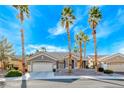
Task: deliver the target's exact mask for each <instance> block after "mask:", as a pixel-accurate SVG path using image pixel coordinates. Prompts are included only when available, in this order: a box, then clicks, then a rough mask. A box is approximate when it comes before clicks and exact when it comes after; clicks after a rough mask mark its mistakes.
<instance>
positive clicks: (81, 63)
mask: <svg viewBox="0 0 124 93" xmlns="http://www.w3.org/2000/svg"><path fill="white" fill-rule="evenodd" d="M79 46H80V69H81V68H83V67H84V66H83V62H82V60H83V58H82V43H81V42H80V45H79Z"/></svg>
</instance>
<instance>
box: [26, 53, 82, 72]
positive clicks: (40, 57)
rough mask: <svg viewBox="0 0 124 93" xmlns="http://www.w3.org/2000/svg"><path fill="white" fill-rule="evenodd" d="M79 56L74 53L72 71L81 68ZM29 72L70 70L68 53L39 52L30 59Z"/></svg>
mask: <svg viewBox="0 0 124 93" xmlns="http://www.w3.org/2000/svg"><path fill="white" fill-rule="evenodd" d="M79 59H80V58H79V54H76V53H72V59H71V64H72V69H78V68H79ZM28 63H29V67H28V68H29V71H31V72H40V71H52V70H53V69H54V68H55V69H56V70H62V69H67V68H68V52H38V53H35V54H34V55H32V56H31V57H29V59H28Z"/></svg>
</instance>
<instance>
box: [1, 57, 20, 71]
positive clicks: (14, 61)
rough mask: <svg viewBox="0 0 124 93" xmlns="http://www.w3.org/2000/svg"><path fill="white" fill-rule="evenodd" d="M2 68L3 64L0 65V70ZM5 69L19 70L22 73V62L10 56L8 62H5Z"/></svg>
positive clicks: (18, 58)
mask: <svg viewBox="0 0 124 93" xmlns="http://www.w3.org/2000/svg"><path fill="white" fill-rule="evenodd" d="M2 67H3V64H2V63H0V68H2ZM6 67H7V68H8V69H11V68H13V67H16V68H18V69H19V70H21V71H22V60H21V58H20V57H16V56H11V57H9V58H8V60H6Z"/></svg>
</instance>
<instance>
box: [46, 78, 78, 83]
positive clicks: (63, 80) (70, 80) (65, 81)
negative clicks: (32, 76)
mask: <svg viewBox="0 0 124 93" xmlns="http://www.w3.org/2000/svg"><path fill="white" fill-rule="evenodd" d="M76 80H78V79H49V80H44V81H52V82H64V83H72V82H74V81H76Z"/></svg>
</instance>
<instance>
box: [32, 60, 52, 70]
mask: <svg viewBox="0 0 124 93" xmlns="http://www.w3.org/2000/svg"><path fill="white" fill-rule="evenodd" d="M52 70H53V65H52V63H48V62H44V63H43V62H34V63H33V64H32V71H33V72H42V71H52Z"/></svg>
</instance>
